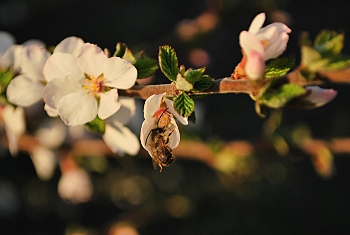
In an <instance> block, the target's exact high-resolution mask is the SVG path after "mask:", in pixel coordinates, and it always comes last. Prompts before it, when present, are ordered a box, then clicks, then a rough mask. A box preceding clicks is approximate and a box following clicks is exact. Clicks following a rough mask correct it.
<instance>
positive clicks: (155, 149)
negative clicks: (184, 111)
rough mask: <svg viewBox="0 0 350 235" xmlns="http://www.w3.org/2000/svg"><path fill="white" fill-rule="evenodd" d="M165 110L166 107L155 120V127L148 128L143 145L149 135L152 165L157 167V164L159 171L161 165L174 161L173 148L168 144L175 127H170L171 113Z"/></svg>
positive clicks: (167, 164) (161, 167)
mask: <svg viewBox="0 0 350 235" xmlns="http://www.w3.org/2000/svg"><path fill="white" fill-rule="evenodd" d="M167 110H168V108H166V109H165V110H164V111H163V112H162V113H161V115H160V116H159V118H158V121H157V127H156V128H153V129H152V130H150V132H149V133H148V135H147V138H146V142H145V145H147V141H148V138H149V137H150V141H149V146H150V148H151V154H152V155H151V157H152V163H153V167H154V169H157V166H159V168H160V172H161V171H162V169H163V166H169V165H170V164H171V163H173V162H174V161H175V156H174V154H173V150H172V149H171V148H170V147H169V146H168V143H169V139H170V136H171V134H172V133H173V132H174V131H175V128H173V129H171V126H172V125H171V118H173V117H172V114H171V113H169V112H166V111H167ZM164 114H165V115H164ZM163 115H164V116H163ZM160 122H161V123H163V125H161V127H160V126H159V123H160Z"/></svg>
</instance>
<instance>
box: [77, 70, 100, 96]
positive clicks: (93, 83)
mask: <svg viewBox="0 0 350 235" xmlns="http://www.w3.org/2000/svg"><path fill="white" fill-rule="evenodd" d="M84 75H85V80H84V81H82V84H83V88H84V89H85V90H88V92H89V93H93V94H94V95H97V94H98V93H100V92H102V91H103V89H104V86H103V81H104V76H103V73H102V74H101V75H99V76H98V77H97V78H95V77H94V76H91V75H88V74H86V73H85V74H84Z"/></svg>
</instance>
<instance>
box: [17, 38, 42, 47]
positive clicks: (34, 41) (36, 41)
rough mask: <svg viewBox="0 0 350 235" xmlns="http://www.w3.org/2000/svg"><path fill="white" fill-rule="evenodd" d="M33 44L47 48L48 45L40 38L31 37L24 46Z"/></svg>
mask: <svg viewBox="0 0 350 235" xmlns="http://www.w3.org/2000/svg"><path fill="white" fill-rule="evenodd" d="M31 45H36V46H38V47H42V48H46V45H45V43H44V42H43V41H40V40H38V39H30V40H27V41H25V42H24V43H22V46H25V47H26V46H31Z"/></svg>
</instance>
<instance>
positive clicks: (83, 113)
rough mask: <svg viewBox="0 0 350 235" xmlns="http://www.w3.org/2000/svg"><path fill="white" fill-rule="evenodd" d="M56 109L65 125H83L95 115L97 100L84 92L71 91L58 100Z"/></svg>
mask: <svg viewBox="0 0 350 235" xmlns="http://www.w3.org/2000/svg"><path fill="white" fill-rule="evenodd" d="M57 110H58V113H59V115H60V117H61V119H62V120H63V122H64V123H65V124H66V125H68V126H77V125H84V124H85V123H87V122H90V121H92V120H93V119H94V118H95V117H96V115H97V100H96V98H95V97H94V96H93V95H90V94H87V93H86V92H78V93H71V94H68V95H65V96H63V97H62V98H61V99H60V100H59V101H58V103H57Z"/></svg>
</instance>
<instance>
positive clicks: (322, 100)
mask: <svg viewBox="0 0 350 235" xmlns="http://www.w3.org/2000/svg"><path fill="white" fill-rule="evenodd" d="M305 89H306V90H309V91H311V93H310V94H309V95H308V96H307V97H305V99H306V100H308V101H310V102H312V103H314V104H315V107H320V106H322V105H325V104H326V103H328V102H330V101H331V100H333V99H334V98H335V97H336V96H337V94H338V92H337V91H336V90H333V89H324V88H321V87H319V86H307V87H305Z"/></svg>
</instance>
